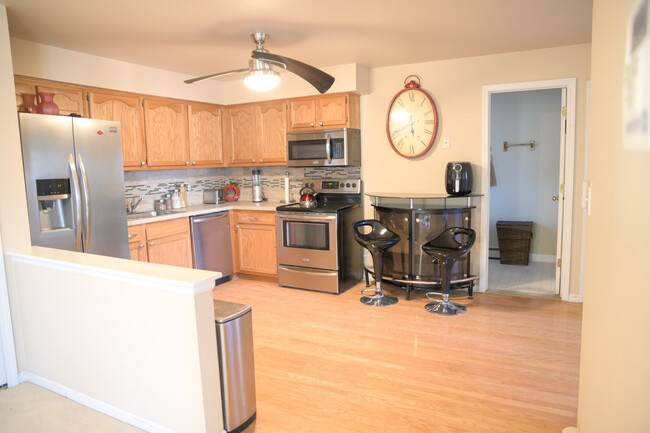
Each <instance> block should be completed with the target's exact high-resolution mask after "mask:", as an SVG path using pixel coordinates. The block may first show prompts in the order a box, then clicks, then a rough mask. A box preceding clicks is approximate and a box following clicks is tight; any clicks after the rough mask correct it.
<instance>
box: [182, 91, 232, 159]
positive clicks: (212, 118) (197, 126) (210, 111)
mask: <svg viewBox="0 0 650 433" xmlns="http://www.w3.org/2000/svg"><path fill="white" fill-rule="evenodd" d="M187 117H188V119H189V134H190V135H189V140H190V160H191V163H190V165H191V166H192V167H217V166H222V165H223V162H224V158H223V149H222V140H221V138H222V137H221V136H222V128H221V120H222V119H221V117H222V116H221V108H220V107H218V106H215V105H208V104H196V103H191V104H189V105H188V106H187Z"/></svg>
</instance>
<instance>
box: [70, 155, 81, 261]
mask: <svg viewBox="0 0 650 433" xmlns="http://www.w3.org/2000/svg"><path fill="white" fill-rule="evenodd" d="M68 164H70V174H71V176H70V177H72V186H73V188H74V199H75V204H74V214H75V215H74V219H75V224H76V226H77V235H76V237H77V241H76V246H77V251H82V250H81V191H80V190H79V175H78V174H77V166H76V165H75V163H74V156H73V155H72V154H70V155H69V156H68Z"/></svg>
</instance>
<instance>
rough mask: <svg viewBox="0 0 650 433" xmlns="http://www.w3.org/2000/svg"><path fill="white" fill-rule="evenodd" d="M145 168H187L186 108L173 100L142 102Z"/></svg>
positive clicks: (188, 158)
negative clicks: (145, 153)
mask: <svg viewBox="0 0 650 433" xmlns="http://www.w3.org/2000/svg"><path fill="white" fill-rule="evenodd" d="M144 119H145V137H146V143H147V165H148V166H149V167H156V168H179V167H185V166H189V165H190V151H189V143H188V133H187V104H185V103H182V102H177V101H173V100H165V99H148V98H145V100H144Z"/></svg>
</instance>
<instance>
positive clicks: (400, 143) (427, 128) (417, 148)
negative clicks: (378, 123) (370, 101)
mask: <svg viewBox="0 0 650 433" xmlns="http://www.w3.org/2000/svg"><path fill="white" fill-rule="evenodd" d="M412 77H414V78H417V80H418V82H417V83H416V82H415V80H411V81H408V80H409V78H412ZM436 132H438V112H437V111H436V105H435V104H434V103H433V99H431V96H429V94H428V93H427V92H426V91H424V90H422V89H421V88H420V78H419V77H417V76H416V75H409V76H408V77H406V79H405V80H404V88H403V89H402V90H400V91H399V92H397V94H396V95H395V97H394V98H393V100H392V101H391V102H390V105H389V107H388V115H387V116H386V133H387V134H388V142H389V143H390V145H391V147H392V148H393V150H394V151H395V152H397V154H398V155H400V156H403V157H404V158H417V157H418V156H422V155H424V154H425V153H427V152H428V151H429V149H431V146H432V145H433V141H434V140H435V138H436Z"/></svg>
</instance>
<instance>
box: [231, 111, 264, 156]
mask: <svg viewBox="0 0 650 433" xmlns="http://www.w3.org/2000/svg"><path fill="white" fill-rule="evenodd" d="M228 111H229V122H230V143H229V145H230V163H231V164H232V165H251V164H255V163H257V150H256V146H257V139H256V137H255V115H254V113H255V107H254V106H253V105H247V106H244V107H235V108H231V109H229V110H228Z"/></svg>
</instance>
